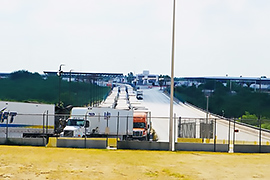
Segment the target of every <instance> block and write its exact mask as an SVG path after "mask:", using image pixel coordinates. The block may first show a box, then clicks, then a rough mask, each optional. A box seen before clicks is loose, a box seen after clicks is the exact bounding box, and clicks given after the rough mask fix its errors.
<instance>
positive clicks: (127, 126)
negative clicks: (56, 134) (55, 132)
mask: <svg viewBox="0 0 270 180" xmlns="http://www.w3.org/2000/svg"><path fill="white" fill-rule="evenodd" d="M132 135H133V111H132V110H119V109H112V108H107V107H74V108H72V110H71V115H70V118H69V119H68V121H67V124H66V127H65V128H64V131H63V132H62V133H61V136H62V137H106V136H109V137H118V138H120V139H126V138H131V137H132Z"/></svg>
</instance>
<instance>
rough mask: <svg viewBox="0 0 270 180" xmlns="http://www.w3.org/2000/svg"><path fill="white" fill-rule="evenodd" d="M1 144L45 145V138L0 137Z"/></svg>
mask: <svg viewBox="0 0 270 180" xmlns="http://www.w3.org/2000/svg"><path fill="white" fill-rule="evenodd" d="M0 144H2V145H25V146H45V145H46V139H45V138H8V139H6V138H0Z"/></svg>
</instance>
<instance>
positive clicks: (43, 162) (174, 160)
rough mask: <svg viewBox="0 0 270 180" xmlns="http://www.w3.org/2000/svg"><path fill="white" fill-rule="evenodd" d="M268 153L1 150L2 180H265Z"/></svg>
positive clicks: (48, 149) (16, 147) (30, 148)
mask: <svg viewBox="0 0 270 180" xmlns="http://www.w3.org/2000/svg"><path fill="white" fill-rule="evenodd" d="M269 167H270V154H228V153H207V152H166V151H131V150H96V149H64V148H45V147H22V146H0V179H269V177H270V172H269Z"/></svg>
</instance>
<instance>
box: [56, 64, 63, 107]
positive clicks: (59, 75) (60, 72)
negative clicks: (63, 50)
mask: <svg viewBox="0 0 270 180" xmlns="http://www.w3.org/2000/svg"><path fill="white" fill-rule="evenodd" d="M62 66H65V65H64V64H61V65H60V66H59V70H58V72H57V76H58V77H59V94H58V98H59V100H58V106H59V107H60V102H61V100H60V93H61V74H62V73H63V71H62Z"/></svg>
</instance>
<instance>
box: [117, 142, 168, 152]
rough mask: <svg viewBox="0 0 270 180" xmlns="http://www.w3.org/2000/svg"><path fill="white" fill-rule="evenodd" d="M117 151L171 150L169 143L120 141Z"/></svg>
mask: <svg viewBox="0 0 270 180" xmlns="http://www.w3.org/2000/svg"><path fill="white" fill-rule="evenodd" d="M117 149H138V150H163V151H167V150H169V143H168V142H155V141H119V142H118V144H117Z"/></svg>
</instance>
